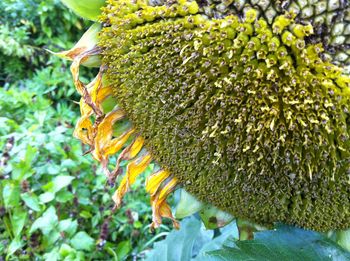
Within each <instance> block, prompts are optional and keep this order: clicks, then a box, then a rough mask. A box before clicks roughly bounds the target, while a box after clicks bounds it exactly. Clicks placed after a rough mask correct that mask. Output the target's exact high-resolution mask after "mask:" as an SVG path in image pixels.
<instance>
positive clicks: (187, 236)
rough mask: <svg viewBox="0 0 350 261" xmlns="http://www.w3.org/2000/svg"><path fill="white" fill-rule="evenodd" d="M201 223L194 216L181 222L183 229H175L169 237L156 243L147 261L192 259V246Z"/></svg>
mask: <svg viewBox="0 0 350 261" xmlns="http://www.w3.org/2000/svg"><path fill="white" fill-rule="evenodd" d="M200 229H201V223H200V221H199V220H197V219H195V218H194V217H193V216H192V217H191V218H188V219H184V220H183V221H182V222H181V229H180V230H178V231H173V232H172V233H170V234H169V235H168V236H167V238H166V239H165V240H163V241H161V242H159V243H155V244H154V250H153V251H151V253H150V254H149V255H148V257H147V259H146V261H164V260H171V261H182V260H190V259H191V257H192V248H193V246H194V243H195V240H196V238H197V236H198V235H199V233H200Z"/></svg>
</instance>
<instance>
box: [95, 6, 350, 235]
mask: <svg viewBox="0 0 350 261" xmlns="http://www.w3.org/2000/svg"><path fill="white" fill-rule="evenodd" d="M299 2H300V1H299ZM109 3H110V4H109V5H108V6H107V8H105V9H104V12H105V14H104V16H105V17H107V16H108V19H107V18H106V20H105V21H104V22H105V24H107V25H108V24H111V25H112V26H110V27H105V28H104V29H103V31H102V34H101V39H100V45H101V47H102V48H103V50H104V53H103V56H104V58H103V59H104V63H106V64H107V65H108V68H109V69H108V71H107V76H108V78H109V80H110V81H111V82H112V83H113V84H114V86H115V89H114V90H115V95H116V97H117V99H118V101H119V102H120V104H121V106H122V107H123V108H124V109H125V110H126V112H127V113H128V116H129V118H130V119H131V121H132V122H133V123H134V124H135V126H136V128H137V129H138V130H139V131H140V132H141V133H142V135H143V137H144V138H145V139H146V143H147V148H148V149H149V150H151V152H152V154H153V156H154V158H155V159H156V160H157V161H158V162H159V163H160V164H161V165H162V166H163V167H166V168H168V169H169V170H170V171H171V172H172V173H173V174H174V175H175V176H176V177H177V178H178V179H179V180H180V181H181V182H183V184H184V185H185V188H186V190H187V191H189V192H191V193H193V194H194V195H195V196H197V197H198V199H200V200H202V201H204V202H209V203H212V204H214V205H215V206H217V207H219V208H221V209H223V210H225V211H227V212H229V213H231V214H233V215H234V216H236V217H240V218H245V219H248V220H251V221H254V222H256V223H263V224H264V223H265V224H266V223H271V222H274V221H281V222H285V223H289V224H294V225H298V226H302V227H305V228H311V229H315V230H320V231H326V230H329V229H343V228H347V227H349V226H350V201H349V195H350V186H349V181H350V180H349V179H350V176H349V171H348V170H349V167H350V166H349V163H350V154H349V152H348V151H349V149H350V140H349V129H348V123H349V105H350V103H349V98H348V97H349V88H350V86H349V84H350V82H349V81H350V80H349V78H348V77H347V76H345V75H342V74H341V69H340V68H338V67H336V66H334V65H332V64H331V63H330V62H328V61H327V60H324V59H322V58H324V55H322V54H324V52H323V48H322V43H319V44H315V43H314V42H313V41H310V37H311V34H310V26H308V25H301V24H299V22H298V21H299V20H298V16H297V17H296V20H297V21H296V22H295V21H294V22H293V21H291V19H290V16H291V15H290V14H286V15H285V16H283V17H282V16H273V18H274V19H273V20H272V21H268V20H267V18H266V15H265V16H264V15H261V14H260V18H259V16H257V18H254V14H255V12H254V11H252V10H250V11H248V9H247V11H248V13H247V11H246V12H244V15H243V17H241V16H240V15H234V16H227V17H225V18H220V19H218V20H211V19H209V18H207V17H206V16H204V15H193V14H195V13H197V12H203V10H202V9H201V8H198V6H197V5H196V3H195V2H181V3H180V4H176V3H175V4H168V5H167V7H166V6H156V7H150V6H145V5H143V4H142V3H141V1H136V2H134V3H130V2H128V1H125V2H123V1H109ZM338 11H339V10H338ZM346 12H348V7H346V10H343V13H346ZM338 13H339V12H338ZM191 14H192V15H191ZM339 17H340V16H339ZM342 22H344V23H347V22H346V20H345V18H344V17H343V18H342V20H340V23H342ZM311 28H312V26H311ZM314 29H316V27H315V26H314ZM315 39H316V40H315V41H316V42H317V37H316V38H315ZM324 47H326V46H324ZM326 49H327V48H326ZM333 62H336V61H335V60H333Z"/></svg>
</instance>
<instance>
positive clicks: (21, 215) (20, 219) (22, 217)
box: [11, 208, 27, 237]
mask: <svg viewBox="0 0 350 261" xmlns="http://www.w3.org/2000/svg"><path fill="white" fill-rule="evenodd" d="M26 219H27V212H24V211H23V210H22V209H20V208H17V209H16V210H15V211H14V212H13V214H12V216H11V224H12V231H13V234H14V235H15V237H17V236H19V235H20V234H21V232H22V229H23V227H24V224H25V222H26Z"/></svg>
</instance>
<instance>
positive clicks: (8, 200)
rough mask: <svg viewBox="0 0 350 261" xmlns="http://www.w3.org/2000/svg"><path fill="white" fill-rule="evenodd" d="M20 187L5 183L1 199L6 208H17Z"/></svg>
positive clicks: (12, 183)
mask: <svg viewBox="0 0 350 261" xmlns="http://www.w3.org/2000/svg"><path fill="white" fill-rule="evenodd" d="M20 192H21V190H20V187H19V185H18V184H17V183H16V182H6V185H5V186H4V188H3V190H2V197H3V198H4V204H5V207H6V208H10V207H16V206H18V203H19V199H20Z"/></svg>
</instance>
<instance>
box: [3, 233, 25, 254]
mask: <svg viewBox="0 0 350 261" xmlns="http://www.w3.org/2000/svg"><path fill="white" fill-rule="evenodd" d="M22 246H23V242H22V240H21V237H20V236H17V237H15V238H14V239H13V240H12V241H11V244H10V245H9V247H8V249H7V257H6V260H7V259H8V257H10V256H11V255H12V254H13V253H15V252H16V251H17V250H18V249H20V248H21V247H22Z"/></svg>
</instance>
